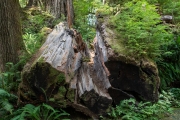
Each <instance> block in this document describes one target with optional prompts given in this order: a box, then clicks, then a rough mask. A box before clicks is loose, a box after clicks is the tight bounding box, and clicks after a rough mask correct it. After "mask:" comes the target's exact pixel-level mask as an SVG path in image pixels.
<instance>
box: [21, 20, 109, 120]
mask: <svg viewBox="0 0 180 120" xmlns="http://www.w3.org/2000/svg"><path fill="white" fill-rule="evenodd" d="M90 59H91V56H90V54H89V50H88V48H87V46H86V44H85V43H84V42H83V41H82V37H81V35H80V33H78V32H77V31H76V30H71V29H68V28H67V24H66V23H60V24H58V25H57V26H56V27H55V28H54V30H53V31H52V32H51V33H50V34H49V36H48V38H47V40H46V42H45V43H44V44H43V45H42V47H41V48H40V49H39V51H38V52H37V53H36V54H35V55H33V57H32V58H31V59H30V61H29V62H28V63H27V64H26V66H25V67H24V69H23V72H22V82H21V84H20V86H19V91H18V93H19V104H21V103H24V102H31V103H32V102H37V101H38V102H39V101H40V102H49V101H53V102H56V103H58V104H59V105H60V106H61V107H66V106H67V105H68V106H72V107H73V108H74V106H77V108H75V109H77V110H78V111H79V110H80V111H81V112H83V113H84V114H87V115H92V116H90V117H92V118H95V116H99V115H103V114H105V113H106V110H107V109H108V108H109V107H110V106H111V103H112V98H111V97H110V95H109V93H108V87H110V84H109V85H106V87H102V86H101V87H100V85H99V84H97V83H98V82H96V81H100V80H99V77H96V74H95V71H94V69H93V67H92V66H93V62H92V61H90ZM104 75H106V74H104ZM107 81H108V79H106V81H103V82H101V83H103V84H104V85H105V82H107ZM78 105H79V106H81V107H80V108H78ZM81 108H82V109H81ZM89 111H91V112H92V113H91V112H89Z"/></svg>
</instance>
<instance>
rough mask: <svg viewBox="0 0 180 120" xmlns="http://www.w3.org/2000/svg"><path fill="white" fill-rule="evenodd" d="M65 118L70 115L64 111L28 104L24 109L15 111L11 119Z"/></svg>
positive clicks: (53, 119) (56, 119)
mask: <svg viewBox="0 0 180 120" xmlns="http://www.w3.org/2000/svg"><path fill="white" fill-rule="evenodd" d="M12 116H13V117H12ZM63 116H66V117H67V116H69V114H68V113H66V112H65V111H64V110H62V109H60V110H55V109H54V108H52V107H51V106H50V105H47V104H42V105H39V106H34V105H32V104H26V105H25V106H24V107H22V108H20V109H18V110H17V111H15V112H14V113H13V114H12V115H11V116H10V117H12V118H11V120H26V119H30V120H59V119H60V118H61V117H63Z"/></svg>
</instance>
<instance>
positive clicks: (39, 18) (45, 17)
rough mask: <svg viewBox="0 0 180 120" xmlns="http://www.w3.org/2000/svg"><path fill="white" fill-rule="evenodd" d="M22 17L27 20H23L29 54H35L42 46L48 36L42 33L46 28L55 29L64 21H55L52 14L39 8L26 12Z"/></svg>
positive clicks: (24, 36)
mask: <svg viewBox="0 0 180 120" xmlns="http://www.w3.org/2000/svg"><path fill="white" fill-rule="evenodd" d="M22 15H23V16H26V17H25V18H22V19H23V20H22V21H23V24H22V25H23V26H22V27H23V40H24V43H25V46H26V50H27V52H28V53H29V54H33V53H34V52H35V51H36V50H37V49H38V48H39V47H40V46H41V45H42V43H43V42H44V40H45V38H46V36H47V33H46V32H43V31H42V30H43V29H44V27H50V28H53V27H54V26H55V25H56V24H57V23H59V22H60V21H62V20H61V19H55V18H54V17H53V16H51V15H50V14H48V13H46V12H44V11H41V10H39V9H38V8H30V9H27V10H24V11H23V12H22ZM62 19H63V18H62ZM50 28H49V29H50Z"/></svg>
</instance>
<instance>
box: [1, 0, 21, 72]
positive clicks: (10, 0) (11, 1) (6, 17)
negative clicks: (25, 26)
mask: <svg viewBox="0 0 180 120" xmlns="http://www.w3.org/2000/svg"><path fill="white" fill-rule="evenodd" d="M0 21H1V22H0V71H4V70H5V64H6V63H7V62H12V63H17V62H18V55H19V52H20V51H21V49H22V48H23V41H22V32H21V24H20V15H19V0H0Z"/></svg>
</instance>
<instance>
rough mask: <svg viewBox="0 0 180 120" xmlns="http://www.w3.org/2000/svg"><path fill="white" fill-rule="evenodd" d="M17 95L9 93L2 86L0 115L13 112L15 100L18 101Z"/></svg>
mask: <svg viewBox="0 0 180 120" xmlns="http://www.w3.org/2000/svg"><path fill="white" fill-rule="evenodd" d="M16 100H17V97H16V96H15V95H13V94H10V93H8V92H7V91H5V90H4V89H1V88H0V116H3V115H6V114H7V113H12V111H13V105H12V103H13V101H16Z"/></svg>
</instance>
